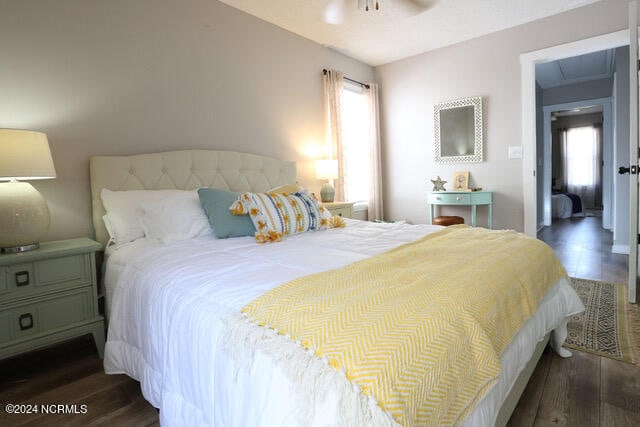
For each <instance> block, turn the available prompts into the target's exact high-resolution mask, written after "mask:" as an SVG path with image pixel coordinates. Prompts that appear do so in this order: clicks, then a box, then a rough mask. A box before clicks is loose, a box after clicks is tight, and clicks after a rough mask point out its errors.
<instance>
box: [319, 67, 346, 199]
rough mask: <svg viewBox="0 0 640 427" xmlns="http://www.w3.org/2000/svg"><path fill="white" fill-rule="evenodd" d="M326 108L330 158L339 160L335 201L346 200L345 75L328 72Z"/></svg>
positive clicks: (325, 83)
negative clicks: (343, 133)
mask: <svg viewBox="0 0 640 427" xmlns="http://www.w3.org/2000/svg"><path fill="white" fill-rule="evenodd" d="M322 80H323V84H324V98H325V104H326V105H325V107H326V110H325V111H326V124H327V146H328V153H327V155H328V157H329V158H331V159H337V160H338V178H337V179H335V180H334V182H333V187H334V188H335V191H336V194H335V200H344V178H343V177H344V161H343V158H342V121H341V115H342V107H341V99H342V91H343V89H344V74H342V72H340V71H336V70H327V71H326V72H325V73H324V74H323V77H322Z"/></svg>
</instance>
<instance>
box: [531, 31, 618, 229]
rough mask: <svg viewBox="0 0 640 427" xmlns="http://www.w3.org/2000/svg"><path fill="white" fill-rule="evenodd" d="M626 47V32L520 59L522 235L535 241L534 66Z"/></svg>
mask: <svg viewBox="0 0 640 427" xmlns="http://www.w3.org/2000/svg"><path fill="white" fill-rule="evenodd" d="M628 44H629V30H628V29H626V30H620V31H616V32H614V33H609V34H604V35H601V36H596V37H590V38H588V39H584V40H578V41H575V42H571V43H565V44H561V45H558V46H553V47H549V48H545V49H541V50H536V51H532V52H527V53H523V54H521V55H520V72H521V79H520V81H521V95H522V96H521V98H522V193H523V204H524V206H523V207H524V233H525V234H527V235H529V236H532V237H536V233H537V225H538V221H537V215H538V212H537V182H536V169H537V165H536V159H537V157H536V156H537V153H536V64H540V63H543V62H549V61H555V60H558V59H562V58H568V57H571V56H578V55H584V54H587V53H592V52H597V51H599V50H606V49H613V48H618V47H621V46H626V45H628Z"/></svg>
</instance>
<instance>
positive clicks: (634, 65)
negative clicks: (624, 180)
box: [621, 0, 640, 303]
mask: <svg viewBox="0 0 640 427" xmlns="http://www.w3.org/2000/svg"><path fill="white" fill-rule="evenodd" d="M638 64H639V62H638V0H634V1H630V2H629V66H630V69H629V89H630V94H629V113H630V117H629V149H630V156H629V159H630V162H631V165H630V166H629V168H627V169H626V170H625V172H626V171H628V172H629V179H630V180H631V182H630V183H629V190H630V193H631V194H630V195H629V206H630V209H629V211H630V212H629V302H632V303H635V302H636V301H637V289H638V286H637V285H638V243H640V242H639V241H638V240H639V239H638V209H639V206H638V157H640V151H639V150H640V148H639V145H638ZM621 169H622V168H621ZM621 172H622V171H621Z"/></svg>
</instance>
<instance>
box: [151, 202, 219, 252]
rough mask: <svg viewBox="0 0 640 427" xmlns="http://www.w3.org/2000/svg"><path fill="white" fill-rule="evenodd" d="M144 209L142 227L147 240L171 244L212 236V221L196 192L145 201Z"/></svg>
mask: <svg viewBox="0 0 640 427" xmlns="http://www.w3.org/2000/svg"><path fill="white" fill-rule="evenodd" d="M142 210H143V211H144V214H143V216H142V228H143V229H144V234H145V236H146V237H147V238H150V239H157V240H160V241H161V242H162V243H171V242H177V241H180V240H187V239H193V238H194V237H199V236H205V235H207V234H210V233H211V227H210V225H209V220H208V219H207V216H206V215H205V213H204V209H202V205H201V204H200V198H199V197H198V193H197V192H195V191H184V192H182V193H179V194H171V195H169V196H168V197H166V198H163V199H159V200H151V201H148V202H145V203H143V205H142Z"/></svg>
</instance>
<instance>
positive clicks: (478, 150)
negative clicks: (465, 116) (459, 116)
mask: <svg viewBox="0 0 640 427" xmlns="http://www.w3.org/2000/svg"><path fill="white" fill-rule="evenodd" d="M469 106H471V107H473V121H474V135H473V138H474V152H473V154H469V155H463V156H443V155H442V150H441V148H442V147H441V133H440V111H441V110H448V109H452V108H460V107H469ZM433 127H434V132H435V144H434V145H435V161H436V163H477V162H482V161H483V160H484V159H483V155H482V140H483V135H482V97H481V96H476V97H473V98H464V99H457V100H455V101H447V102H443V103H440V104H436V105H435V106H434V107H433Z"/></svg>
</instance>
